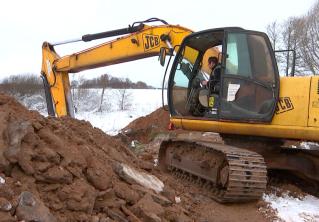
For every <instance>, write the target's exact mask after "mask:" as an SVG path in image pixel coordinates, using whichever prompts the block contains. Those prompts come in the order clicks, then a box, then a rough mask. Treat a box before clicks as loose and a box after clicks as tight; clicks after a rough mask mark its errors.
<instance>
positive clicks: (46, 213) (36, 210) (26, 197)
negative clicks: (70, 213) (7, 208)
mask: <svg viewBox="0 0 319 222" xmlns="http://www.w3.org/2000/svg"><path fill="white" fill-rule="evenodd" d="M16 215H17V217H18V219H19V220H24V221H43V222H57V220H56V218H55V217H54V216H53V215H52V214H51V212H50V210H49V209H48V208H47V207H46V206H45V205H44V204H43V202H42V201H41V200H39V199H38V198H37V197H35V196H34V195H33V194H32V193H30V192H27V191H25V192H22V193H21V195H20V197H19V204H18V207H17V209H16Z"/></svg>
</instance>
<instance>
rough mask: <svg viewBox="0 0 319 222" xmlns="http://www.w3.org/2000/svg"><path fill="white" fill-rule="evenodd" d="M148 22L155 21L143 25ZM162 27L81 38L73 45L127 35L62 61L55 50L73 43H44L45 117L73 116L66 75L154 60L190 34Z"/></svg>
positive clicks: (141, 25) (139, 26) (134, 27)
mask: <svg viewBox="0 0 319 222" xmlns="http://www.w3.org/2000/svg"><path fill="white" fill-rule="evenodd" d="M149 21H158V20H157V19H153V20H147V21H145V22H149ZM164 23H165V24H164V25H156V26H149V25H146V24H144V22H139V23H137V25H136V23H134V24H133V25H132V26H129V27H128V28H125V29H118V30H112V31H108V32H103V33H97V34H92V35H84V36H82V38H81V39H79V40H75V41H91V40H95V39H100V38H106V37H111V36H117V35H123V34H126V35H124V36H121V37H119V38H117V39H115V40H111V41H108V42H105V43H103V44H100V45H97V46H95V47H92V48H88V49H86V50H83V51H80V52H77V53H73V54H71V55H66V56H63V57H60V56H59V55H58V54H57V53H56V52H55V50H54V46H55V45H60V44H64V43H69V42H74V41H67V42H63V43H56V44H50V43H48V42H44V43H43V46H42V69H41V74H42V78H43V80H44V86H45V92H46V98H47V105H48V114H49V115H51V116H55V115H57V116H66V115H68V116H74V111H73V109H74V108H73V103H72V98H71V92H70V81H69V73H77V72H80V71H83V70H87V69H92V68H98V67H102V66H108V65H113V64H118V63H123V62H128V61H133V60H137V59H142V58H147V57H151V56H156V55H158V54H159V52H160V49H161V48H162V47H166V48H171V49H173V48H174V46H176V45H180V44H181V42H182V41H183V39H184V37H186V36H188V35H189V34H191V33H192V31H191V30H190V29H187V28H184V27H182V26H175V25H169V24H167V23H166V22H164Z"/></svg>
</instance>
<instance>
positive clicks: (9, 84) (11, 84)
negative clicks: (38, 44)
mask: <svg viewBox="0 0 319 222" xmlns="http://www.w3.org/2000/svg"><path fill="white" fill-rule="evenodd" d="M71 87H72V88H81V89H90V88H103V89H105V88H113V89H150V88H153V87H151V86H149V85H147V84H146V83H145V82H142V81H138V82H136V83H134V82H132V81H131V80H130V79H128V78H117V77H113V76H110V75H108V74H104V75H101V76H100V77H97V78H94V79H83V78H80V80H73V81H71ZM0 91H1V92H5V93H7V94H9V95H32V94H39V93H43V83H42V80H41V78H40V77H39V76H36V75H34V74H19V75H12V76H9V77H6V78H4V79H3V80H2V81H1V82H0Z"/></svg>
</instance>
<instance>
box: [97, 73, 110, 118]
mask: <svg viewBox="0 0 319 222" xmlns="http://www.w3.org/2000/svg"><path fill="white" fill-rule="evenodd" d="M108 82H109V76H108V75H107V74H104V75H102V76H101V78H100V84H101V86H102V93H101V100H100V107H99V109H98V111H99V112H102V104H103V97H104V91H105V89H106V87H107V85H108Z"/></svg>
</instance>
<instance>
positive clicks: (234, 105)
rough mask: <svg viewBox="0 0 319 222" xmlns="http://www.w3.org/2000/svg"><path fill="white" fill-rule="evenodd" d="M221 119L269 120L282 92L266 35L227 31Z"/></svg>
mask: <svg viewBox="0 0 319 222" xmlns="http://www.w3.org/2000/svg"><path fill="white" fill-rule="evenodd" d="M221 89H222V90H221V91H220V104H219V118H220V119H225V120H237V121H240V122H241V121H244V122H270V121H271V120H272V117H273V115H274V112H275V106H276V104H277V101H278V95H279V74H278V68H277V64H276V61H275V57H274V53H273V50H272V48H271V44H270V41H269V39H268V37H267V35H266V34H264V33H260V32H254V31H225V39H224V47H223V59H222V72H221Z"/></svg>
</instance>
